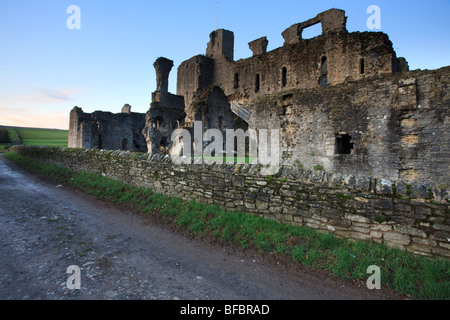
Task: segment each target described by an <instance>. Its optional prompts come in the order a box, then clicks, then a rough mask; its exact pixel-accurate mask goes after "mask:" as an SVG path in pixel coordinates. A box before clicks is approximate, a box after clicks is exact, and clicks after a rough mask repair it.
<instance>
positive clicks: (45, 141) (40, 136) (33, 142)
mask: <svg viewBox="0 0 450 320" xmlns="http://www.w3.org/2000/svg"><path fill="white" fill-rule="evenodd" d="M6 128H7V129H8V131H9V133H10V136H11V139H13V140H19V137H20V138H22V144H23V145H28V146H49V147H67V145H68V139H69V131H68V130H56V129H38V128H20V127H15V128H12V127H6ZM17 135H19V137H18V136H17Z"/></svg>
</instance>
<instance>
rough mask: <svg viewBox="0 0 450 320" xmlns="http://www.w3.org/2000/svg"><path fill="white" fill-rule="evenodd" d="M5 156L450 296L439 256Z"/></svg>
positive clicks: (222, 228)
mask: <svg viewBox="0 0 450 320" xmlns="http://www.w3.org/2000/svg"><path fill="white" fill-rule="evenodd" d="M5 156H6V157H7V158H8V159H11V160H13V161H15V162H16V163H18V164H19V165H20V166H23V167H25V168H27V169H28V170H31V171H33V172H36V173H40V174H43V175H45V176H48V177H50V178H51V179H53V180H55V181H57V182H59V183H67V184H70V185H71V186H73V187H74V188H77V189H80V190H82V191H84V192H87V193H89V194H92V195H94V196H96V197H98V198H100V199H105V200H108V201H112V202H114V203H117V204H126V205H129V206H132V207H133V208H136V209H138V210H139V211H140V212H142V213H143V214H146V215H155V216H157V217H159V218H160V219H162V221H164V222H165V223H167V224H173V225H175V226H177V227H180V228H185V230H187V231H189V232H191V233H192V234H194V235H198V236H203V237H210V238H213V239H216V240H217V241H221V242H224V243H227V244H230V245H237V246H239V247H240V248H242V250H245V249H252V250H257V251H258V252H259V253H260V254H271V255H276V256H278V257H279V258H280V259H286V260H289V261H293V262H296V263H301V264H303V265H304V266H307V267H310V268H315V269H324V270H329V271H330V272H331V273H332V274H334V275H336V276H338V277H341V278H344V279H351V280H353V281H354V282H356V283H364V284H365V282H366V280H367V279H368V277H369V276H370V275H369V274H367V268H368V267H369V266H372V265H376V266H378V267H380V269H381V284H382V287H383V288H385V289H390V290H394V291H396V292H398V293H400V294H407V295H410V296H411V297H413V298H418V299H449V298H450V262H449V261H448V260H444V259H440V258H426V257H420V256H416V255H413V254H410V253H408V252H404V251H400V250H396V249H392V248H388V247H386V246H384V245H381V244H377V243H369V242H354V241H349V240H346V239H338V238H336V237H334V236H332V235H329V234H322V233H318V232H316V231H314V230H312V229H309V228H307V227H297V226H290V225H286V224H280V223H277V222H275V221H270V220H266V219H263V218H259V217H255V216H251V215H247V214H244V213H236V212H228V211H225V210H223V209H221V208H219V207H217V206H209V205H204V204H200V203H197V202H194V201H190V202H185V201H182V200H181V199H177V198H173V197H167V196H164V195H161V194H157V193H154V192H152V191H151V190H149V189H142V188H136V187H133V186H130V185H127V184H124V183H122V182H119V181H115V180H111V179H108V178H105V177H102V176H98V175H93V174H89V173H85V172H80V173H76V172H73V171H71V170H68V169H66V168H63V167H58V166H55V165H51V164H46V163H43V162H39V161H35V160H32V159H29V158H25V157H22V156H20V155H18V154H16V153H13V152H8V153H6V154H5Z"/></svg>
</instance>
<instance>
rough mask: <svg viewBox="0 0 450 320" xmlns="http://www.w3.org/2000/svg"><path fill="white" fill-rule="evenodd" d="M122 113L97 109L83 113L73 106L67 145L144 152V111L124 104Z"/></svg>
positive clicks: (145, 149)
mask: <svg viewBox="0 0 450 320" xmlns="http://www.w3.org/2000/svg"><path fill="white" fill-rule="evenodd" d="M122 111H124V112H123V113H118V114H113V113H111V112H103V111H96V112H94V113H85V112H83V110H82V109H81V108H78V107H75V108H73V109H72V111H71V112H70V124H69V147H70V148H86V149H106V150H130V151H139V152H146V151H147V147H146V143H145V139H144V137H143V135H142V133H141V132H142V129H143V128H144V125H145V114H140V113H132V112H131V106H129V105H125V106H124V108H123V110H122Z"/></svg>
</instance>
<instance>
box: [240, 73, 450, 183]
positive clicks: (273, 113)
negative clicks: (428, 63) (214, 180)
mask: <svg viewBox="0 0 450 320" xmlns="http://www.w3.org/2000/svg"><path fill="white" fill-rule="evenodd" d="M449 80H450V67H447V68H442V69H439V70H434V71H414V72H409V73H403V74H393V75H382V76H378V77H372V78H371V79H370V80H369V79H367V80H362V81H356V82H348V83H346V84H341V85H336V86H334V87H329V88H325V89H323V88H321V89H314V90H287V91H285V92H282V93H279V94H276V95H271V96H264V97H262V98H260V99H255V100H253V101H252V103H251V104H250V105H248V106H247V108H248V109H249V110H250V111H251V115H250V118H249V127H250V128H254V129H264V128H267V129H270V128H272V129H280V130H281V133H280V141H281V149H282V150H283V154H282V157H283V158H282V161H283V162H285V163H288V164H292V165H293V164H297V165H302V166H303V167H304V168H306V169H314V168H315V167H321V168H323V169H324V170H325V171H327V172H345V173H349V174H359V173H363V174H367V175H370V176H373V177H378V178H388V179H393V180H397V179H399V180H405V181H408V182H412V181H421V182H427V183H437V184H448V182H449V181H450V173H449V172H450V171H449V154H450V135H449V132H450V121H449V120H450V92H449V90H448V84H449Z"/></svg>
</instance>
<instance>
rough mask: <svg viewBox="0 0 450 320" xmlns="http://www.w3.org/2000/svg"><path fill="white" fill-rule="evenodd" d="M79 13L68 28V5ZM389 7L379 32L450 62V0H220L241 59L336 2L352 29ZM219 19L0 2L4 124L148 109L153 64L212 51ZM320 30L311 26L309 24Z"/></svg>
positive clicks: (136, 2)
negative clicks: (76, 23) (256, 43)
mask: <svg viewBox="0 0 450 320" xmlns="http://www.w3.org/2000/svg"><path fill="white" fill-rule="evenodd" d="M70 5H77V6H78V7H79V8H80V10H81V14H80V17H81V24H80V26H81V29H79V30H69V29H68V28H67V25H66V20H67V19H68V18H69V17H70V14H68V13H67V8H68V7H69V6H70ZM370 5H377V6H379V7H380V9H381V30H375V31H382V32H385V33H387V34H388V35H389V37H390V39H391V41H392V42H393V45H394V49H395V50H396V52H397V55H398V56H399V57H405V58H406V60H407V61H408V62H409V65H410V68H411V69H412V70H414V69H437V68H440V67H444V66H449V65H450V41H449V40H450V36H449V35H450V23H449V20H450V0H429V1H404V0H395V1H392V0H389V1H387V0H370V1H366V0H355V1H350V0H347V1H332V0H322V1H320V2H318V1H305V0H295V1H293V0H279V1H267V0H258V1H254V0H246V1H237V0H226V1H225V0H220V1H219V6H218V9H219V10H218V12H219V15H218V28H223V29H227V30H231V31H233V32H234V35H235V60H239V59H244V58H248V57H250V56H251V55H252V53H251V51H250V49H249V47H248V42H250V41H252V40H254V39H257V38H260V37H262V36H267V38H268V40H269V48H268V50H273V49H275V48H278V47H280V46H282V45H283V38H282V36H281V33H282V32H283V30H285V29H286V28H288V27H289V26H291V25H292V24H295V23H298V22H302V21H305V20H308V19H310V18H313V17H315V16H316V15H317V14H318V13H320V12H322V11H325V10H328V9H330V8H339V9H343V10H345V11H346V15H347V17H348V23H347V29H348V30H349V31H350V32H353V31H361V32H364V31H373V30H369V29H368V27H367V24H366V22H367V19H368V18H369V16H370V14H368V13H367V8H368V7H369V6H370ZM216 25H217V0H190V1H175V0H166V1H153V0H114V1H105V0H89V1H88V0H69V1H66V0H0V75H1V77H0V125H11V126H23V127H40V128H57V129H68V126H69V112H70V110H71V109H72V108H73V107H74V106H78V107H80V108H83V110H84V111H85V112H93V111H96V110H102V111H110V112H113V113H118V112H120V110H121V108H122V106H123V105H124V104H126V103H128V104H130V105H131V106H132V111H133V112H141V113H144V112H147V111H148V108H149V105H150V102H151V93H152V92H153V91H155V89H156V75H155V70H154V68H153V63H154V61H155V60H156V59H157V58H158V57H162V56H163V57H166V58H169V59H171V60H174V64H175V66H174V68H173V69H172V72H171V75H170V83H169V89H170V91H171V92H172V93H176V76H177V68H178V66H179V65H180V63H181V62H183V61H185V60H187V59H189V58H191V57H193V56H195V55H198V54H204V53H205V51H206V44H207V43H208V41H209V34H210V33H211V31H213V30H215V29H216ZM311 30H313V28H311Z"/></svg>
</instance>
